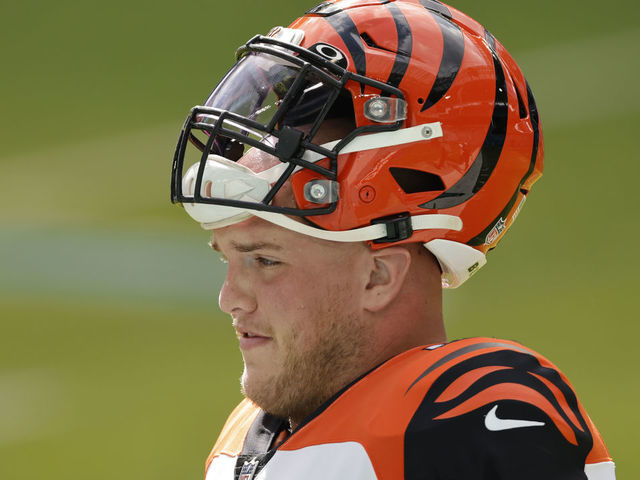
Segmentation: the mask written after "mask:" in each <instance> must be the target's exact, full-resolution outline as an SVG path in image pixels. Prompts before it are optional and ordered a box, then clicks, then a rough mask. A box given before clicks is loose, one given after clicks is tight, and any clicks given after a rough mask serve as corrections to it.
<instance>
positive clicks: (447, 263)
mask: <svg viewBox="0 0 640 480" xmlns="http://www.w3.org/2000/svg"><path fill="white" fill-rule="evenodd" d="M238 210H239V212H240V213H239V214H238V215H237V216H235V217H233V218H232V219H229V218H227V219H224V220H221V221H218V222H210V223H202V224H201V225H202V227H203V228H204V229H206V230H212V229H214V228H223V227H226V226H229V225H232V224H234V223H238V222H241V221H243V220H246V219H248V218H250V217H251V216H255V217H258V218H261V219H263V220H266V221H267V222H270V223H273V224H275V225H278V226H280V227H282V228H286V229H287V230H291V231H294V232H297V233H300V234H302V235H307V236H310V237H314V238H320V239H322V240H329V241H333V242H366V241H369V240H376V239H380V238H385V237H386V236H387V234H388V231H387V226H386V224H384V223H379V224H375V225H369V226H366V227H360V228H355V229H353V230H346V231H331V230H322V229H320V228H316V227H312V226H310V225H307V224H304V223H301V222H299V221H296V220H294V219H292V218H289V217H287V216H286V215H283V214H281V213H274V212H264V211H258V210H252V211H251V212H248V211H244V212H242V211H240V209H238ZM410 219H411V228H412V229H413V230H428V229H443V230H456V231H460V230H462V220H461V219H460V218H459V217H456V216H453V215H444V214H431V215H414V216H412V217H410ZM423 245H424V247H425V248H426V249H427V250H429V251H430V252H431V253H432V254H433V255H434V256H435V257H436V259H437V260H438V263H439V264H440V268H441V269H442V286H443V287H444V288H457V287H459V286H460V285H462V284H463V283H464V282H465V281H466V280H467V279H469V277H471V275H473V274H474V273H475V272H476V271H478V270H479V269H480V267H482V266H483V265H484V264H485V263H487V259H486V257H485V255H484V253H482V252H480V251H479V250H476V249H475V248H472V247H470V246H468V245H465V244H464V243H460V242H454V241H451V240H444V239H435V240H431V241H430V242H427V243H424V244H423Z"/></svg>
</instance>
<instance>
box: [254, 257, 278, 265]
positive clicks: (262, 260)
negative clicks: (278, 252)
mask: <svg viewBox="0 0 640 480" xmlns="http://www.w3.org/2000/svg"><path fill="white" fill-rule="evenodd" d="M255 261H256V262H258V264H259V265H261V266H263V267H274V266H276V265H280V262H278V261H277V260H271V259H270V258H265V257H255Z"/></svg>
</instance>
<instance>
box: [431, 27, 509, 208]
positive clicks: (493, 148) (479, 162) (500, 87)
mask: <svg viewBox="0 0 640 480" xmlns="http://www.w3.org/2000/svg"><path fill="white" fill-rule="evenodd" d="M485 38H486V40H487V44H488V45H489V47H490V51H491V55H492V57H493V67H494V71H495V76H496V88H495V97H494V103H493V113H492V115H491V122H490V123H489V127H488V130H487V135H486V137H485V139H484V142H483V143H482V147H481V148H480V152H479V153H478V156H477V157H476V159H475V160H474V162H473V164H472V165H471V167H469V169H468V170H467V172H466V173H465V174H464V175H463V176H462V178H461V179H460V180H458V181H457V182H456V183H455V184H454V185H453V186H452V187H451V188H449V189H448V190H446V191H445V192H443V193H442V194H440V195H439V196H438V197H436V198H435V199H433V200H430V201H428V202H426V203H423V204H422V205H420V207H422V208H427V209H444V208H451V207H455V206H457V205H460V204H461V203H463V202H465V201H467V200H468V199H469V198H471V197H472V196H473V195H474V194H475V193H477V192H478V191H479V190H480V189H481V188H482V187H483V186H484V184H485V183H486V182H487V180H489V177H490V176H491V173H492V172H493V169H494V168H495V166H496V164H497V163H498V160H499V158H500V154H501V153H502V147H503V146H504V142H505V139H506V136H507V118H508V115H509V98H508V96H507V81H506V77H505V73H504V70H503V68H502V63H501V62H500V59H499V58H498V54H497V53H496V51H495V39H494V37H493V35H491V34H490V33H489V32H487V31H485Z"/></svg>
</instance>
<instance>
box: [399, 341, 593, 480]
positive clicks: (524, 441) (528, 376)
mask: <svg viewBox="0 0 640 480" xmlns="http://www.w3.org/2000/svg"><path fill="white" fill-rule="evenodd" d="M507 346H508V349H504V350H498V351H494V352H490V353H484V354H478V355H475V356H473V357H471V358H468V359H465V360H462V361H461V362H459V363H456V364H454V365H453V366H451V367H450V368H449V369H447V370H446V371H445V372H443V373H442V374H440V375H439V376H438V378H437V379H436V380H435V381H434V382H433V384H432V385H431V386H430V388H429V389H428V391H427V392H426V394H425V396H424V398H423V400H422V402H421V404H420V406H419V407H418V409H417V410H416V411H415V413H414V415H413V417H412V419H411V421H410V422H409V424H408V426H407V428H406V431H405V477H404V478H405V479H407V480H418V479H421V480H427V479H430V478H442V477H441V475H442V472H443V471H446V472H447V473H448V475H449V476H448V477H446V478H466V479H482V480H489V479H492V480H493V479H495V478H518V479H527V480H528V479H539V478H545V479H554V480H555V479H558V480H560V479H563V480H564V479H568V478H576V479H577V478H579V477H574V476H571V475H575V472H579V471H582V468H581V466H582V467H583V466H584V461H585V458H586V455H587V454H588V453H589V451H590V450H591V449H592V447H593V437H592V435H591V433H590V431H589V427H588V425H587V422H586V420H585V418H584V417H583V415H582V413H581V412H580V408H579V406H578V400H577V398H576V395H575V393H574V392H573V390H572V389H571V387H570V386H569V385H568V384H567V383H566V382H565V381H564V380H563V379H562V377H561V375H560V374H559V373H558V372H557V371H556V370H555V369H553V368H549V367H544V366H542V365H541V363H540V361H539V359H538V358H537V357H536V356H535V355H533V354H531V353H523V352H522V351H518V350H516V349H514V346H512V345H507ZM453 353H457V351H456V352H453ZM492 366H493V367H503V368H500V369H498V370H492V371H490V373H487V374H483V375H480V376H479V377H477V378H476V379H475V380H473V381H470V382H469V384H468V385H465V386H464V387H465V388H461V389H460V388H459V389H456V391H455V392H456V394H455V396H451V395H444V397H446V398H444V399H443V393H445V392H447V389H448V388H449V387H450V386H451V385H452V384H453V383H454V382H456V381H457V380H459V379H460V378H461V377H463V376H464V375H465V374H468V373H472V372H474V371H481V370H478V369H483V368H486V367H492ZM540 378H544V379H545V380H546V381H547V382H549V383H550V384H552V385H553V386H554V387H555V388H556V389H557V390H559V391H560V392H561V394H562V397H563V398H561V399H560V401H562V405H561V404H560V403H559V400H558V399H557V398H556V396H555V395H554V392H553V391H552V390H551V389H550V387H549V386H548V385H547V384H546V383H545V382H544V381H542V380H541V379H540ZM501 386H502V387H503V388H505V389H507V390H505V391H509V392H518V391H519V389H520V391H527V390H533V391H535V392H537V394H538V395H540V396H541V397H543V398H544V399H545V404H546V405H550V406H551V408H552V410H553V411H552V412H551V413H549V412H547V411H546V410H545V406H544V405H543V406H540V405H536V404H535V402H534V403H529V402H527V401H526V400H525V399H524V398H523V399H522V400H518V399H517V395H515V396H513V395H511V396H510V395H509V394H503V393H500V392H501V391H503V390H500V387H501ZM496 387H497V388H498V390H495V388H496ZM492 389H493V390H492ZM486 392H489V393H490V395H491V396H485V397H482V395H483V393H486ZM496 392H498V393H496ZM488 399H490V400H489V401H488V402H487V400H488ZM496 405H499V406H500V411H501V412H503V414H502V415H505V417H504V418H516V419H525V420H533V421H539V423H540V424H543V425H539V426H535V427H525V428H513V429H505V430H503V431H489V430H488V428H487V427H486V426H485V415H487V414H488V413H489V410H491V409H492V408H493V407H495V406H496ZM461 406H462V407H465V408H463V409H462V411H460V407H461ZM546 408H549V407H546ZM566 409H568V410H569V411H570V412H571V414H572V415H573V417H574V418H575V421H577V423H578V425H576V424H575V421H574V420H572V419H571V418H569V416H568V415H567V413H566ZM450 412H454V413H456V414H455V415H452V416H447V414H448V413H450ZM549 415H554V416H555V417H556V418H557V417H558V416H559V417H560V418H561V419H562V422H563V425H565V426H567V427H568V428H570V430H571V431H572V432H573V434H574V436H575V439H574V438H571V436H570V438H567V436H566V435H565V434H564V433H563V432H562V431H561V429H559V428H557V426H556V425H555V422H554V421H553V420H552V419H551V418H550V416H549ZM427 432H428V433H429V435H426V433H427ZM440 432H443V433H444V432H446V435H440V434H439V433H440ZM418 439H419V442H418ZM538 445H545V448H544V449H542V450H540V449H538ZM546 459H549V460H550V461H549V462H546V463H549V465H547V464H546V463H545V460H546ZM551 459H552V460H551ZM436 460H437V461H436ZM558 461H560V462H564V463H565V465H563V466H560V465H558V463H557V462H558ZM552 462H553V463H552ZM527 464H530V465H532V469H531V471H527V470H526V469H524V468H523V467H522V466H523V465H527ZM510 468H513V469H517V468H520V469H522V470H517V471H510V470H509V469H510ZM547 469H548V470H547ZM541 472H542V473H541ZM568 472H572V474H571V475H569V474H568ZM563 475H564V476H563ZM580 478H584V477H580Z"/></svg>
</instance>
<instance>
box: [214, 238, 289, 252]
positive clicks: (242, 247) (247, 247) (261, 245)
mask: <svg viewBox="0 0 640 480" xmlns="http://www.w3.org/2000/svg"><path fill="white" fill-rule="evenodd" d="M209 246H210V247H211V248H213V249H214V250H215V251H216V252H220V247H218V244H217V243H216V242H215V240H212V241H211V242H209ZM231 246H232V247H233V249H234V250H236V251H238V252H240V253H250V252H254V251H256V250H282V247H281V246H280V245H276V244H275V243H269V242H253V243H238V242H234V241H232V242H231Z"/></svg>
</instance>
